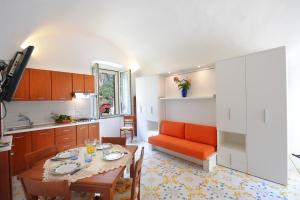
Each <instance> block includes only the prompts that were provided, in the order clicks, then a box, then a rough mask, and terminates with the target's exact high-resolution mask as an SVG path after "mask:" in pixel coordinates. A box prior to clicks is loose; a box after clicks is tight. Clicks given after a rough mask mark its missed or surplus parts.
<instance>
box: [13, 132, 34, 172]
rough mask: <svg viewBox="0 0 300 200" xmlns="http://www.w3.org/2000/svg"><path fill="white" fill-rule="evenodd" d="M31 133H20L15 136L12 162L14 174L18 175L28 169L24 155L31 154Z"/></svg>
mask: <svg viewBox="0 0 300 200" xmlns="http://www.w3.org/2000/svg"><path fill="white" fill-rule="evenodd" d="M31 146H32V145H31V133H30V132H25V133H18V134H16V135H14V136H13V142H12V150H11V160H12V174H13V175H16V174H18V173H20V172H22V171H23V170H25V169H26V163H25V158H24V155H25V154H26V153H30V152H31V150H32V148H31Z"/></svg>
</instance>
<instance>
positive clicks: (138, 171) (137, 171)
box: [131, 147, 144, 200]
mask: <svg viewBox="0 0 300 200" xmlns="http://www.w3.org/2000/svg"><path fill="white" fill-rule="evenodd" d="M143 159H144V147H143V148H142V150H141V155H140V158H139V159H138V160H137V161H136V162H135V165H134V176H133V180H132V187H131V200H134V199H135V188H136V186H137V185H138V187H139V188H138V189H139V192H140V190H141V188H140V181H141V175H142V165H143Z"/></svg>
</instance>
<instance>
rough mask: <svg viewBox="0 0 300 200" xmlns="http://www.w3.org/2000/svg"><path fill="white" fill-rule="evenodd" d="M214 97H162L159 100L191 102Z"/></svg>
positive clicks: (213, 96) (213, 97) (214, 96)
mask: <svg viewBox="0 0 300 200" xmlns="http://www.w3.org/2000/svg"><path fill="white" fill-rule="evenodd" d="M215 98H216V95H215V94H214V95H207V96H194V97H162V98H159V99H160V100H163V101H167V100H193V99H215Z"/></svg>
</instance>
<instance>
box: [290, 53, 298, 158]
mask: <svg viewBox="0 0 300 200" xmlns="http://www.w3.org/2000/svg"><path fill="white" fill-rule="evenodd" d="M299 52H300V48H296V47H294V48H287V66H288V68H287V69H288V71H287V72H288V73H287V76H288V77H287V78H288V84H287V87H288V88H287V91H288V95H287V106H288V108H287V114H288V115H287V116H288V147H289V149H288V150H289V154H291V153H296V154H300V126H299V123H300V60H299V59H298V58H299Z"/></svg>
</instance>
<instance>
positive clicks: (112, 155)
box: [103, 151, 125, 161]
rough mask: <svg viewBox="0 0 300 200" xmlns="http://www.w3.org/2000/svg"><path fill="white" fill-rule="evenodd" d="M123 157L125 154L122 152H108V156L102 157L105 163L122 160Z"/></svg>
mask: <svg viewBox="0 0 300 200" xmlns="http://www.w3.org/2000/svg"><path fill="white" fill-rule="evenodd" d="M124 155H125V153H123V152H120V151H113V152H110V153H109V154H107V155H105V156H104V157H103V160H107V161H113V160H118V159H120V158H122V157H123V156H124Z"/></svg>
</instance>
